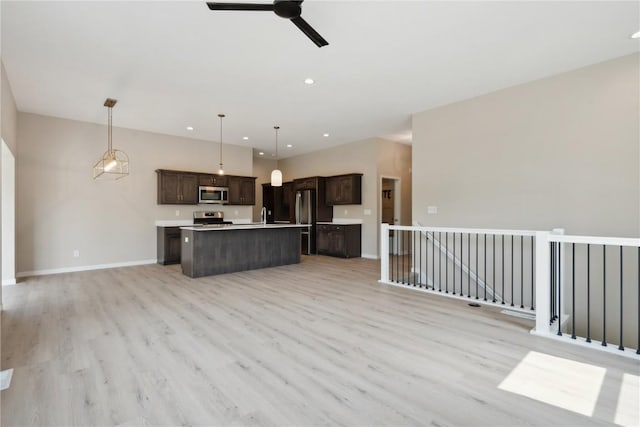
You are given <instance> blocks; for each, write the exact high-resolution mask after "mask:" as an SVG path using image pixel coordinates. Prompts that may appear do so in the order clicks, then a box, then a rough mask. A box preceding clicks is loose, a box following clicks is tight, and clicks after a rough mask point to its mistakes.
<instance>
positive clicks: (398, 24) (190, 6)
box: [2, 0, 640, 157]
mask: <svg viewBox="0 0 640 427" xmlns="http://www.w3.org/2000/svg"><path fill="white" fill-rule="evenodd" d="M254 2H255V1H254ZM266 2H268V1H266ZM302 10H303V11H302V16H303V18H305V19H306V20H307V21H308V22H309V23H310V24H311V25H312V26H313V27H314V28H315V29H316V30H317V31H318V32H319V33H320V34H321V35H322V36H324V37H325V38H326V39H327V41H328V42H329V43H330V44H329V46H326V47H323V48H318V47H316V46H315V45H314V44H313V43H312V42H311V41H310V40H309V39H308V38H307V37H306V36H305V35H304V34H303V33H302V32H300V31H299V30H298V29H297V28H296V27H295V26H294V25H293V24H292V23H290V22H288V21H286V20H284V19H282V18H279V17H277V16H276V15H274V14H272V13H271V12H220V11H218V12H212V11H209V9H208V8H207V6H206V4H205V2H204V1H180V2H166V1H162V2H152V1H145V2H116V1H107V2H96V1H84V2H56V1H48V2H30V1H15V2H14V1H2V57H3V61H4V63H5V67H6V70H7V75H8V78H9V81H10V83H11V87H12V89H13V92H14V96H15V99H16V103H17V106H18V109H19V110H20V111H24V112H32V113H38V114H45V115H51V116H57V117H64V118H70V119H76V120H83V121H88V122H95V123H105V122H106V109H105V107H103V106H102V104H103V101H104V99H105V98H107V97H112V98H116V99H118V101H119V102H118V104H117V105H116V107H115V108H114V112H113V116H114V125H115V126H118V127H128V128H133V129H140V130H147V131H153V132H159V133H164V134H170V135H179V136H186V137H192V138H197V139H205V140H215V141H218V140H219V122H218V118H217V114H218V113H225V114H226V115H227V118H226V119H225V121H224V133H223V140H224V142H225V143H231V144H237V145H244V146H251V147H254V148H256V149H259V150H264V151H267V155H269V154H271V153H272V152H273V150H274V145H275V143H274V139H275V138H274V131H273V126H274V125H276V124H277V125H279V126H281V130H280V143H281V144H280V147H281V153H280V154H281V156H283V157H286V156H291V155H296V154H301V153H305V152H310V151H314V150H318V149H321V148H324V147H327V146H332V145H338V144H344V143H348V142H352V141H357V140H362V139H365V138H369V137H376V136H380V137H384V138H389V139H393V140H399V141H406V142H409V141H410V138H411V114H412V113H414V112H418V111H423V110H426V109H429V108H433V107H435V106H438V105H443V104H447V103H451V102H455V101H458V100H462V99H466V98H470V97H473V96H477V95H480V94H483V93H487V92H491V91H494V90H496V89H500V88H504V87H508V86H512V85H515V84H519V83H523V82H526V81H530V80H535V79H539V78H542V77H545V76H549V75H553V74H557V73H559V72H563V71H567V70H571V69H575V68H579V67H582V66H585V65H589V64H593V63H597V62H601V61H604V60H607V59H610V58H615V57H619V56H622V55H625V54H629V53H632V52H637V51H639V50H640V40H632V39H630V38H629V36H630V35H631V34H632V33H634V32H636V31H638V30H639V29H640V7H639V2H637V1H623V2H615V1H603V2H593V1H570V2H557V1H552V2H534V1H513V2H495V1H471V2H456V1H441V2H433V1H405V2H401V1H320V0H316V1H313V0H308V1H305V2H304V4H303V5H302ZM306 77H312V78H313V79H315V81H316V84H315V85H312V86H308V85H305V84H304V82H303V81H304V79H305V78H306ZM189 125H190V126H193V127H194V128H195V130H194V131H192V132H189V131H187V130H186V129H185V127H186V126H189ZM325 132H328V133H329V134H330V137H328V138H324V137H323V136H322V134H323V133H325ZM243 136H249V138H250V139H249V140H248V141H243V139H242V137H243ZM286 144H292V145H294V147H293V148H291V149H288V148H285V145H286ZM116 145H117V144H116ZM122 148H123V149H126V147H122Z"/></svg>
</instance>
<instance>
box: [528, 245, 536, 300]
mask: <svg viewBox="0 0 640 427" xmlns="http://www.w3.org/2000/svg"><path fill="white" fill-rule="evenodd" d="M529 238H530V239H531V310H535V307H534V304H533V301H534V299H533V290H534V288H535V286H534V281H533V272H534V271H535V269H534V268H533V236H530V237H529Z"/></svg>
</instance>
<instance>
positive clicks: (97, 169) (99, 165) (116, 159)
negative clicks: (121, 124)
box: [93, 98, 129, 179]
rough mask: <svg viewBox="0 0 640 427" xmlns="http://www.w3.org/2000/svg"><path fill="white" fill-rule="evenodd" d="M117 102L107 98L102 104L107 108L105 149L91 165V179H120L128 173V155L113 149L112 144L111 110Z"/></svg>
mask: <svg viewBox="0 0 640 427" xmlns="http://www.w3.org/2000/svg"><path fill="white" fill-rule="evenodd" d="M116 102H118V101H117V100H116V99H111V98H107V99H106V100H105V101H104V106H105V107H107V108H108V111H109V113H108V125H107V129H108V130H107V151H105V153H104V154H103V155H102V157H101V158H100V160H98V161H97V162H96V164H95V165H93V179H105V178H110V179H120V178H124V177H125V176H127V175H129V156H127V153H125V152H124V151H121V150H114V149H113V144H112V134H113V130H112V127H113V126H112V119H111V115H112V112H111V110H112V109H113V106H114V105H116Z"/></svg>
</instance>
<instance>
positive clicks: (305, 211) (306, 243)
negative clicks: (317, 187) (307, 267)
mask: <svg viewBox="0 0 640 427" xmlns="http://www.w3.org/2000/svg"><path fill="white" fill-rule="evenodd" d="M296 224H311V227H309V228H304V229H302V242H301V243H302V245H301V246H302V253H303V254H305V255H311V254H315V253H316V195H315V191H314V190H299V191H298V192H296Z"/></svg>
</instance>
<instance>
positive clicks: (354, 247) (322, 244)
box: [317, 224, 362, 258]
mask: <svg viewBox="0 0 640 427" xmlns="http://www.w3.org/2000/svg"><path fill="white" fill-rule="evenodd" d="M361 240H362V227H361V225H360V224H346V225H342V224H318V230H317V246H318V254H319V255H329V256H334V257H341V258H357V257H360V256H361V252H362V244H361Z"/></svg>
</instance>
